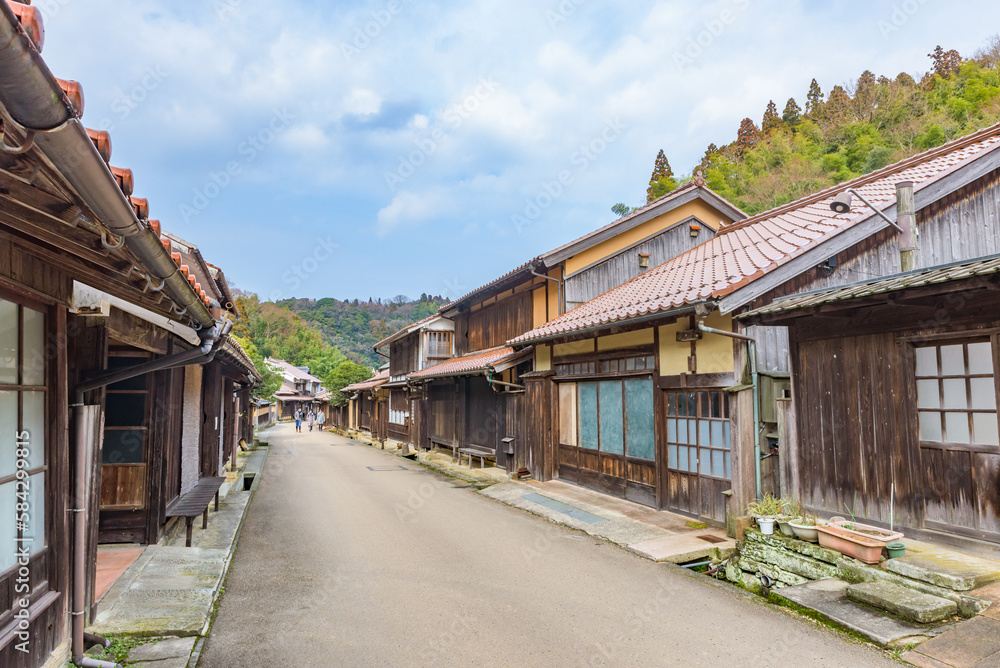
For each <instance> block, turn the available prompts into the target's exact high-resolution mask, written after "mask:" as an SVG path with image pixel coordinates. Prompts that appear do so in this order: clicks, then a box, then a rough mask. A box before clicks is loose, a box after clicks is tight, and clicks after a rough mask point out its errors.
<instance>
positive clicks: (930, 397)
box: [917, 379, 941, 408]
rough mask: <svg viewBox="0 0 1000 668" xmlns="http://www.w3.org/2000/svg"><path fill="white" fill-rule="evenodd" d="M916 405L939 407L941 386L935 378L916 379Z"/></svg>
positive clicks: (920, 406)
mask: <svg viewBox="0 0 1000 668" xmlns="http://www.w3.org/2000/svg"><path fill="white" fill-rule="evenodd" d="M917 407H919V408H941V387H940V386H939V385H938V381H937V380H936V379H928V380H918V381H917Z"/></svg>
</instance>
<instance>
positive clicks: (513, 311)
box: [455, 290, 533, 355]
mask: <svg viewBox="0 0 1000 668" xmlns="http://www.w3.org/2000/svg"><path fill="white" fill-rule="evenodd" d="M532 309H533V302H532V293H531V291H530V290H524V291H522V292H519V293H517V294H515V295H513V296H511V297H506V298H504V299H502V300H500V301H499V302H497V303H493V304H487V305H485V306H483V307H482V308H480V309H477V310H475V311H464V312H462V313H459V314H458V315H457V316H455V354H456V355H464V354H466V353H469V352H474V351H476V350H486V349H488V348H495V347H497V346H502V345H503V344H505V343H506V342H507V341H509V340H510V339H512V338H514V337H516V336H520V335H521V334H524V333H525V332H527V331H530V330H531V328H532V315H533V310H532Z"/></svg>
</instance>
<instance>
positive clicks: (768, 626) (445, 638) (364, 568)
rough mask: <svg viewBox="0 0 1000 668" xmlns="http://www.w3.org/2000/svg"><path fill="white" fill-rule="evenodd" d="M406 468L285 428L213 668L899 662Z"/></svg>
mask: <svg viewBox="0 0 1000 668" xmlns="http://www.w3.org/2000/svg"><path fill="white" fill-rule="evenodd" d="M400 461H401V460H400V459H399V458H395V457H392V456H389V455H388V454H386V453H383V452H380V451H377V450H374V449H372V448H370V447H367V446H355V445H349V444H348V441H347V440H346V439H343V438H340V437H337V436H334V435H332V434H328V433H327V434H319V433H316V432H313V433H308V432H306V433H303V434H295V433H294V431H293V430H292V429H291V428H289V427H284V426H282V427H278V428H277V429H276V430H275V431H274V432H273V436H272V437H271V452H270V454H269V456H268V461H267V465H266V467H265V471H264V477H263V480H262V481H261V484H260V487H259V489H258V490H257V493H256V495H255V496H254V498H253V502H252V504H251V507H250V510H249V514H248V516H247V519H246V523H245V524H244V527H243V532H242V535H241V537H240V543H239V546H238V548H237V551H236V555H235V557H234V559H233V564H232V568H231V569H230V573H229V578H228V581H227V583H226V591H225V594H224V596H223V598H222V601H221V604H220V606H219V612H218V616H217V618H216V620H215V624H214V626H213V628H212V633H211V635H210V637H209V639H208V641H207V642H206V644H205V649H204V652H203V654H202V658H201V662H200V663H199V666H200V667H201V668H228V667H229V666H240V667H243V666H294V667H296V668H298V667H300V666H324V667H335V668H342V667H353V666H491V667H492V666H519V667H520V666H524V667H528V666H546V667H559V666H573V667H578V666H850V667H851V668H857V667H859V666H892V665H898V664H893V663H892V662H890V661H888V660H887V659H886V658H885V657H883V656H881V655H879V654H877V653H875V652H873V651H871V650H869V649H867V648H864V647H860V646H856V645H853V644H850V643H849V642H847V641H845V640H844V639H842V637H840V636H838V635H835V634H834V633H833V632H831V631H829V630H827V629H825V628H823V627H819V626H816V625H814V624H811V623H808V622H804V621H802V620H800V619H796V618H793V617H791V616H790V615H788V614H786V613H783V612H781V611H778V610H776V609H774V608H771V607H769V606H767V605H765V604H762V603H760V602H757V601H753V600H747V599H745V598H743V597H740V596H739V595H738V594H737V592H736V591H735V590H734V589H732V588H730V587H729V586H728V585H724V584H721V583H719V584H716V583H713V582H711V581H709V580H708V579H707V578H705V579H702V578H699V577H696V576H693V575H688V574H686V573H677V572H675V571H673V570H671V569H668V568H665V567H663V566H657V565H656V564H654V563H652V562H649V561H646V560H644V559H640V558H638V557H636V556H634V555H631V554H629V553H627V552H624V551H623V550H621V549H619V548H617V547H614V546H611V545H608V544H606V543H603V542H600V541H598V540H596V539H593V538H591V537H588V536H583V535H581V534H579V533H577V532H574V531H571V530H568V529H563V528H561V527H557V526H555V525H552V524H550V523H548V522H546V521H544V520H542V519H540V518H537V517H535V516H532V515H529V514H527V513H525V512H523V511H520V510H515V509H513V508H509V507H507V506H504V505H501V504H500V503H498V502H495V501H492V500H490V499H487V498H485V497H483V496H481V495H479V494H477V493H476V492H475V489H473V488H469V487H466V486H465V485H464V484H463V483H459V482H456V481H454V480H451V479H446V478H443V477H442V476H439V475H437V474H435V473H432V472H429V471H426V470H425V469H422V468H421V467H420V466H418V465H417V464H414V463H412V462H408V461H403V462H402V464H401V463H400ZM400 467H401V468H400Z"/></svg>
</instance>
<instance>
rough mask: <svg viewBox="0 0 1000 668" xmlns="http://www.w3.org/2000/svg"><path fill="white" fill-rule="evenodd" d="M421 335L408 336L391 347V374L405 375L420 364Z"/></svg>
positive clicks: (391, 375)
mask: <svg viewBox="0 0 1000 668" xmlns="http://www.w3.org/2000/svg"><path fill="white" fill-rule="evenodd" d="M418 343H419V335H413V336H407V337H404V338H403V339H402V340H400V341H396V342H395V343H393V344H392V345H391V346H390V347H389V376H390V377H392V378H396V377H397V376H405V375H406V374H408V373H411V372H413V371H416V370H417V367H418V365H419V361H420V360H419V350H418Z"/></svg>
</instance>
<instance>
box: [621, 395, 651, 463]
mask: <svg viewBox="0 0 1000 668" xmlns="http://www.w3.org/2000/svg"><path fill="white" fill-rule="evenodd" d="M625 419H626V429H627V431H626V444H627V446H628V456H629V457H638V458H640V459H656V440H655V439H654V438H653V425H654V424H655V417H654V415H653V380H652V379H651V378H643V379H638V380H626V381H625Z"/></svg>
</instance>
